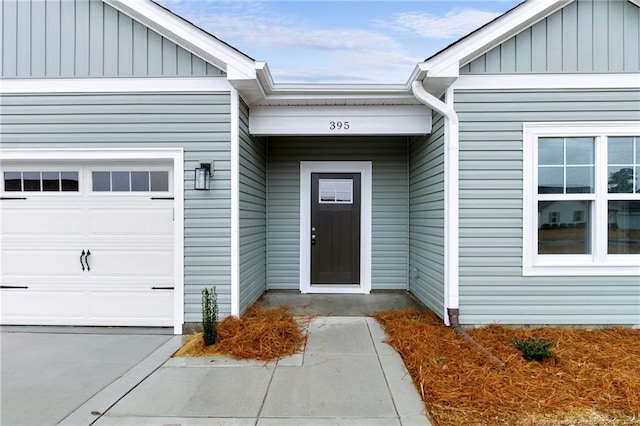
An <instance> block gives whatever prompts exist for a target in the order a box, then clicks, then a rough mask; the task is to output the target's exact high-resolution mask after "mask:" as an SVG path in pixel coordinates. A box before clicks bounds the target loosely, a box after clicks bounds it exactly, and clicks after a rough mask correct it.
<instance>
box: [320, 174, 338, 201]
mask: <svg viewBox="0 0 640 426" xmlns="http://www.w3.org/2000/svg"><path fill="white" fill-rule="evenodd" d="M318 185H319V186H320V189H319V192H320V202H321V203H333V202H335V201H336V183H335V181H333V180H328V179H320V181H319V183H318Z"/></svg>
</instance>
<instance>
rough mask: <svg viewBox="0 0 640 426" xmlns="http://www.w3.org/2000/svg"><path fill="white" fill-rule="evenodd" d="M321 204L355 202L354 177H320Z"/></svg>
mask: <svg viewBox="0 0 640 426" xmlns="http://www.w3.org/2000/svg"><path fill="white" fill-rule="evenodd" d="M318 184H319V191H318V193H319V200H318V202H319V203H320V204H353V179H320V180H319V182H318Z"/></svg>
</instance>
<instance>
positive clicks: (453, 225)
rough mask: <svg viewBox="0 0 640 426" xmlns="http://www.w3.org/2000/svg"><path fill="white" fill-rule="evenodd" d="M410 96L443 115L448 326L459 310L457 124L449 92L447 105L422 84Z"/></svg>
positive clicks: (415, 82) (445, 273)
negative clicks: (452, 315)
mask: <svg viewBox="0 0 640 426" xmlns="http://www.w3.org/2000/svg"><path fill="white" fill-rule="evenodd" d="M411 89H412V91H413V95H414V96H415V97H416V99H418V100H419V101H420V102H422V103H423V104H425V105H427V106H428V107H430V108H432V109H434V110H435V111H437V112H438V113H439V114H441V115H442V116H444V119H445V122H444V148H445V150H444V175H445V179H444V212H445V216H444V312H443V317H444V322H445V324H446V325H451V321H450V315H451V314H452V313H455V315H456V317H455V318H456V322H457V313H458V309H459V294H460V293H459V289H458V286H459V269H458V266H459V244H458V236H459V215H458V211H459V198H458V196H459V194H458V193H459V181H458V179H459V171H458V162H459V161H458V157H459V155H458V152H459V129H460V127H459V121H458V114H457V113H456V111H455V110H454V109H453V90H452V89H449V90H447V92H446V101H447V103H444V102H442V101H441V100H440V99H438V98H436V97H435V96H433V95H432V94H430V93H429V92H427V91H426V90H425V88H424V85H423V81H418V80H416V81H414V82H413V83H412V84H411Z"/></svg>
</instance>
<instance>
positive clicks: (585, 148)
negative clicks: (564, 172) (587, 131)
mask: <svg viewBox="0 0 640 426" xmlns="http://www.w3.org/2000/svg"><path fill="white" fill-rule="evenodd" d="M566 141H567V164H593V154H594V152H593V149H594V145H593V138H567V139H566Z"/></svg>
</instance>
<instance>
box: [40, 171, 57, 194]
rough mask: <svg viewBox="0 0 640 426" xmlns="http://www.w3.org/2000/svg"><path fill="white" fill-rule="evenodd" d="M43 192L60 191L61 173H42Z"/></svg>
mask: <svg viewBox="0 0 640 426" xmlns="http://www.w3.org/2000/svg"><path fill="white" fill-rule="evenodd" d="M42 190H43V191H47V192H48V191H51V192H58V191H60V172H42Z"/></svg>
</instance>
